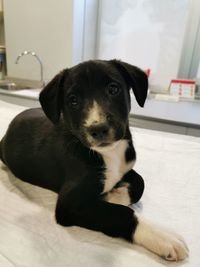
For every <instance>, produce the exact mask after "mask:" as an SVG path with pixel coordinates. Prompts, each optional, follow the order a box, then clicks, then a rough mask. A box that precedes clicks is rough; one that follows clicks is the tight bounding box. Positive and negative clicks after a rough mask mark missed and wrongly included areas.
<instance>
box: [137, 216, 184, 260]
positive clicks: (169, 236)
mask: <svg viewBox="0 0 200 267" xmlns="http://www.w3.org/2000/svg"><path fill="white" fill-rule="evenodd" d="M134 240H135V242H136V243H137V244H139V245H142V246H144V247H145V248H147V249H149V250H150V251H152V252H154V253H156V254H158V255H159V256H161V257H163V258H164V259H166V260H169V261H179V260H184V259H185V258H187V257H188V254H189V250H188V248H187V246H186V244H185V242H184V240H183V239H182V238H181V237H180V236H179V235H177V234H175V233H172V232H169V231H167V230H166V229H161V228H160V227H158V226H155V225H153V224H150V223H148V222H145V221H144V220H143V219H142V220H141V219H139V224H138V226H137V228H136V231H135V234H134Z"/></svg>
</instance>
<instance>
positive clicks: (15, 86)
mask: <svg viewBox="0 0 200 267" xmlns="http://www.w3.org/2000/svg"><path fill="white" fill-rule="evenodd" d="M43 86H44V84H43V83H41V82H40V81H32V80H25V79H18V78H11V77H7V78H6V79H5V80H0V89H4V90H8V91H17V90H24V89H27V90H28V89H39V88H42V87H43Z"/></svg>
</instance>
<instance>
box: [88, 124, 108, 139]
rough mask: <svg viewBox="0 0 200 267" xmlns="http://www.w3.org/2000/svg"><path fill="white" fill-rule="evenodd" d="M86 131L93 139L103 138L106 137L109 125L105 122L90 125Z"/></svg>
mask: <svg viewBox="0 0 200 267" xmlns="http://www.w3.org/2000/svg"><path fill="white" fill-rule="evenodd" d="M88 132H89V134H90V135H91V136H92V137H93V138H94V139H97V140H103V139H105V138H106V137H108V134H109V127H108V125H106V124H101V125H96V126H91V127H90V128H89V129H88Z"/></svg>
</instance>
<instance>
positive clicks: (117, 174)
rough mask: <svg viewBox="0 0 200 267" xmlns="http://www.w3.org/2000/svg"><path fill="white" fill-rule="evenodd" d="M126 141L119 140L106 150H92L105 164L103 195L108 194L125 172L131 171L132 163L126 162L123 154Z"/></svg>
mask: <svg viewBox="0 0 200 267" xmlns="http://www.w3.org/2000/svg"><path fill="white" fill-rule="evenodd" d="M127 147H128V141H127V140H120V141H118V142H116V143H114V144H113V145H111V146H109V147H106V148H96V147H95V148H93V149H94V150H96V151H97V152H98V153H100V154H101V156H102V157H103V160H104V162H105V167H106V170H105V182H104V190H103V193H106V192H109V191H110V190H111V189H112V188H113V187H114V186H115V184H116V183H118V182H119V181H120V180H121V178H122V177H123V176H124V174H125V173H126V172H128V171H129V170H131V169H132V168H133V165H134V161H130V162H128V163H127V162H126V160H125V152H126V149H127Z"/></svg>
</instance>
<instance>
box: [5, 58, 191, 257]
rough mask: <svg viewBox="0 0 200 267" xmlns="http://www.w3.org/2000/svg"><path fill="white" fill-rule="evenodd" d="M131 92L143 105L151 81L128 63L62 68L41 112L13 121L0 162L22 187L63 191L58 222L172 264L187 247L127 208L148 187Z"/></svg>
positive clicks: (26, 113)
mask: <svg viewBox="0 0 200 267" xmlns="http://www.w3.org/2000/svg"><path fill="white" fill-rule="evenodd" d="M130 88H132V89H133V93H134V95H135V98H136V100H137V102H138V104H139V105H140V106H143V105H144V102H145V99H146V96H147V89H148V81H147V76H146V74H145V73H144V72H143V71H141V70H140V69H139V68H137V67H135V66H132V65H130V64H127V63H125V62H121V61H117V60H111V61H104V60H102V61H101V60H96V61H88V62H84V63H81V64H79V65H77V66H74V67H72V68H69V69H65V70H63V71H62V72H61V73H59V74H58V75H57V76H55V78H54V79H53V80H52V81H51V82H50V83H49V84H48V85H47V86H46V87H45V88H44V89H43V91H42V92H41V94H40V103H41V106H42V109H40V108H38V109H29V110H26V111H24V112H22V113H20V114H19V115H18V116H16V118H15V119H14V120H13V121H12V122H11V123H10V126H9V128H8V130H7V133H6V135H5V136H4V137H3V139H2V140H1V143H0V157H1V159H2V161H3V162H4V163H5V164H6V165H7V166H8V167H9V169H10V170H11V171H12V172H13V174H14V175H15V176H16V177H18V178H20V179H21V180H23V181H26V182H29V183H31V184H34V185H38V186H41V187H44V188H47V189H50V190H53V191H55V192H57V193H58V201H57V206H56V211H55V216H56V220H57V222H58V223H59V224H61V225H63V226H71V225H78V226H81V227H85V228H88V229H92V230H95V231H101V232H103V233H105V234H107V235H109V236H112V237H122V238H125V239H126V240H128V241H130V242H135V243H137V244H139V245H142V246H144V247H145V248H147V249H149V250H150V251H152V252H154V253H156V254H158V255H160V256H161V257H164V258H165V259H167V260H174V261H175V260H182V259H184V258H186V257H187V256H188V250H187V247H186V245H185V243H184V241H183V240H182V238H180V237H179V236H178V235H175V234H172V233H170V232H166V230H161V229H160V228H158V227H157V226H154V225H153V224H151V223H149V222H147V221H145V220H144V219H143V218H141V216H140V215H138V214H136V213H135V212H134V211H133V209H131V208H130V207H128V206H129V205H130V204H132V203H135V202H137V201H138V200H139V199H140V197H141V196H142V193H143V190H144V182H143V179H142V177H141V176H140V175H139V174H137V173H136V171H134V170H133V169H132V168H133V166H134V163H135V160H136V153H135V150H134V147H133V143H132V138H131V133H130V130H129V124H128V115H129V111H130V93H129V91H130Z"/></svg>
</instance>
